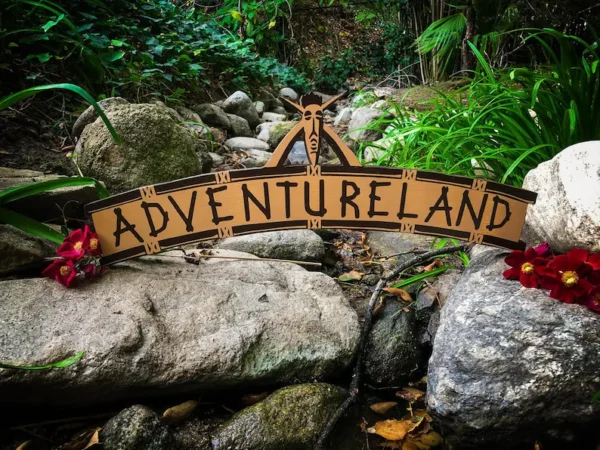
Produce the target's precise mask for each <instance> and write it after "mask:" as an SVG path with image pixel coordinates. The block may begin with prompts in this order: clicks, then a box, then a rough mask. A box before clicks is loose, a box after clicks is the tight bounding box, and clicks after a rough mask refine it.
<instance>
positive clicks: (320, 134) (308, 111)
mask: <svg viewBox="0 0 600 450" xmlns="http://www.w3.org/2000/svg"><path fill="white" fill-rule="evenodd" d="M343 95H344V94H340V95H337V96H335V97H333V98H331V99H330V100H328V101H326V102H325V103H323V99H322V98H321V96H320V95H317V94H313V93H310V94H307V95H303V96H302V97H300V104H297V103H294V102H292V101H289V100H287V99H284V100H285V101H286V102H287V103H289V104H290V105H292V106H293V107H294V109H296V111H298V112H299V113H300V115H301V119H300V122H298V124H297V125H296V126H295V127H294V128H292V130H291V131H290V132H289V133H288V134H287V135H286V137H285V138H284V139H283V140H282V141H281V143H280V144H279V145H278V146H277V148H276V149H275V151H273V156H271V158H270V159H269V162H268V163H267V164H266V166H265V167H280V166H282V165H283V164H284V162H285V161H286V159H287V156H288V154H289V152H290V151H291V149H292V146H293V145H294V143H295V142H296V141H299V140H301V139H303V140H304V145H305V148H306V153H307V156H308V161H309V163H310V165H311V166H312V167H315V166H317V165H318V162H319V154H320V151H321V139H325V140H326V141H327V143H328V144H329V145H330V146H331V148H332V149H333V151H334V152H335V154H336V155H337V156H338V158H339V159H340V163H341V164H342V165H350V166H360V162H359V161H358V158H357V157H356V155H355V154H354V152H352V150H350V149H349V148H348V146H347V145H346V144H345V143H344V142H343V141H342V140H341V139H340V137H339V136H338V135H337V134H336V133H335V131H333V130H332V129H331V128H330V127H329V125H326V124H325V123H323V111H325V109H326V108H327V107H328V106H330V105H331V104H332V103H334V102H335V101H336V100H338V99H339V98H340V97H342V96H343Z"/></svg>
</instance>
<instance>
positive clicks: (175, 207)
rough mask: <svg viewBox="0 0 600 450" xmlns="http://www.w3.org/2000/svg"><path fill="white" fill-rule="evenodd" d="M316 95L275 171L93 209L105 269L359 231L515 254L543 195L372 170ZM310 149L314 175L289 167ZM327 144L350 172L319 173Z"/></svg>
mask: <svg viewBox="0 0 600 450" xmlns="http://www.w3.org/2000/svg"><path fill="white" fill-rule="evenodd" d="M336 99H337V97H335V98H333V99H331V100H330V101H328V102H326V103H324V104H321V98H320V97H318V96H315V95H312V94H309V95H306V96H303V97H302V98H301V99H300V104H295V103H291V104H292V105H293V106H294V107H295V108H296V109H297V110H298V111H299V112H300V113H301V115H302V119H301V120H300V122H299V123H298V124H297V125H296V127H295V128H293V129H292V130H291V131H290V133H289V134H288V135H287V136H286V137H285V138H284V140H283V141H282V142H281V144H280V145H279V146H278V147H277V148H276V149H275V151H274V152H273V155H272V157H271V159H270V160H269V161H268V163H267V165H266V166H265V167H262V168H257V169H242V170H232V171H228V172H217V173H210V174H205V175H198V176H195V177H191V178H185V179H181V180H175V181H170V182H166V183H161V184H156V185H153V186H146V187H142V188H140V189H136V190H132V191H128V192H124V193H122V194H118V195H115V196H112V197H109V198H106V199H103V200H99V201H96V202H93V203H90V204H88V205H87V212H88V213H89V214H90V215H91V217H92V220H93V222H94V227H95V229H96V232H97V233H98V236H99V238H100V242H101V244H102V250H103V254H104V256H103V263H104V264H112V263H115V262H118V261H123V260H126V259H129V258H134V257H138V256H142V255H149V254H154V253H158V252H160V251H162V250H165V249H168V248H171V247H175V246H179V245H182V244H189V243H193V242H198V241H202V240H206V239H215V238H224V237H230V236H237V235H242V234H249V233H257V232H263V231H272V230H289V229H305V228H308V229H318V228H349V229H369V230H384V231H396V232H402V233H417V234H426V235H433V236H445V237H451V238H456V239H460V240H465V241H469V242H476V243H483V244H488V245H494V246H499V247H506V248H509V249H522V248H523V247H524V244H523V242H521V241H519V237H520V234H521V229H522V227H523V223H524V220H525V214H526V212H527V205H528V204H532V203H534V202H535V199H536V194H535V193H533V192H530V191H525V190H523V189H517V188H515V187H512V186H507V185H504V184H501V183H496V182H493V181H486V180H482V179H471V178H466V177H460V176H453V175H444V174H440V173H434V172H427V171H422V170H408V169H395V168H386V167H362V166H361V165H360V163H359V161H358V159H357V157H356V156H355V155H354V153H353V152H352V151H351V150H350V149H349V148H348V147H347V146H346V145H345V144H344V142H343V141H342V140H341V139H340V138H339V137H338V136H337V135H336V134H335V132H334V131H333V130H332V129H331V128H330V127H329V126H327V125H326V124H324V123H323V110H324V109H325V108H326V107H327V106H328V105H330V104H331V103H332V102H333V101H335V100H336ZM300 139H303V140H304V142H305V147H306V149H307V153H308V159H309V162H310V164H309V165H308V166H285V165H284V162H285V161H286V159H287V156H288V154H289V152H290V151H291V148H292V146H293V144H294V142H296V141H297V140H300ZM321 139H325V140H326V141H327V142H328V143H329V145H330V147H331V148H332V149H333V151H334V152H335V153H336V154H337V156H338V157H339V160H340V165H323V166H321V165H319V164H318V158H319V152H320V148H321Z"/></svg>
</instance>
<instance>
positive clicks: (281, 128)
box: [268, 121, 298, 149]
mask: <svg viewBox="0 0 600 450" xmlns="http://www.w3.org/2000/svg"><path fill="white" fill-rule="evenodd" d="M297 123H298V122H296V121H286V122H281V123H278V124H277V125H273V126H272V127H271V129H270V130H269V141H268V144H269V145H270V146H271V148H273V149H274V148H275V147H277V146H278V145H279V143H280V142H281V141H282V140H283V138H284V137H285V136H286V134H288V133H289V132H290V131H292V128H294V127H295V126H296V124H297Z"/></svg>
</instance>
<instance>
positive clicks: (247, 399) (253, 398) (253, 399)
mask: <svg viewBox="0 0 600 450" xmlns="http://www.w3.org/2000/svg"><path fill="white" fill-rule="evenodd" d="M268 396H269V393H268V392H261V393H259V394H246V395H244V396H243V397H242V403H243V405H244V406H252V405H254V404H256V403H258V402H260V401H263V400H264V399H265V398H267V397H268Z"/></svg>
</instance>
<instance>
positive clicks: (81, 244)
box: [73, 241, 83, 252]
mask: <svg viewBox="0 0 600 450" xmlns="http://www.w3.org/2000/svg"><path fill="white" fill-rule="evenodd" d="M73 247H75V250H77V251H78V252H80V251H81V249H82V248H83V242H81V241H79V242H75V245H74V246H73Z"/></svg>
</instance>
